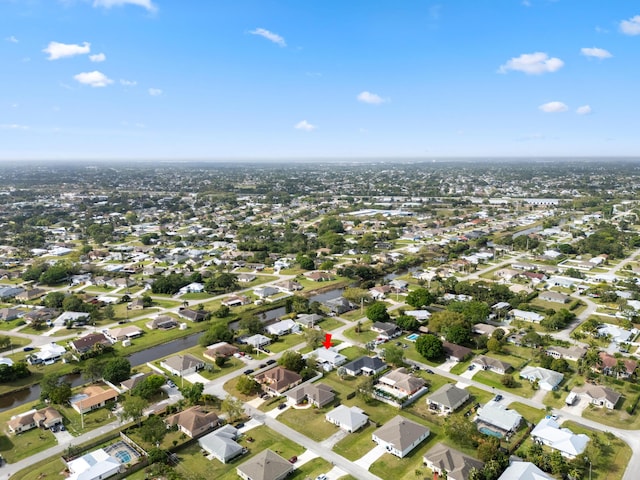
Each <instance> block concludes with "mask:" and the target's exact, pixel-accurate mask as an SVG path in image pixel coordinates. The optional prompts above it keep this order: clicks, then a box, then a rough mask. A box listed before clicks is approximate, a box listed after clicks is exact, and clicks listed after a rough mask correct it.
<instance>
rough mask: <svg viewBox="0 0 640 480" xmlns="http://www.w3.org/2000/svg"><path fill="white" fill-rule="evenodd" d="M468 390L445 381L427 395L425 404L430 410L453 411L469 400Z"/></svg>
mask: <svg viewBox="0 0 640 480" xmlns="http://www.w3.org/2000/svg"><path fill="white" fill-rule="evenodd" d="M469 397H470V395H469V392H468V391H467V390H466V389H464V388H458V387H456V386H455V385H453V384H452V383H447V384H445V385H443V386H442V387H440V388H439V389H438V390H436V391H435V392H433V393H432V394H431V395H429V397H427V405H429V408H430V409H431V410H438V411H439V412H441V413H453V412H455V411H456V410H457V409H458V408H460V407H461V406H462V405H464V403H465V402H466V401H467V400H469Z"/></svg>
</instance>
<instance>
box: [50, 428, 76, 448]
mask: <svg viewBox="0 0 640 480" xmlns="http://www.w3.org/2000/svg"><path fill="white" fill-rule="evenodd" d="M51 433H53V436H54V437H56V442H58V445H61V444H63V443H71V441H72V440H73V435H71V434H70V433H69V432H68V431H67V430H65V431H64V432H61V431H60V430H58V431H57V432H51Z"/></svg>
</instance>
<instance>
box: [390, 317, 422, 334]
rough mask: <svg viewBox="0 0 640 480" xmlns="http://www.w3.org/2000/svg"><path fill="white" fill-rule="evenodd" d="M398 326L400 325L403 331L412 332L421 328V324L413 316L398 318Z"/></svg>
mask: <svg viewBox="0 0 640 480" xmlns="http://www.w3.org/2000/svg"><path fill="white" fill-rule="evenodd" d="M396 325H398V327H400V328H401V329H402V330H408V331H410V332H412V331H415V330H417V329H418V328H419V326H420V322H418V320H417V319H416V318H415V317H412V316H411V315H400V316H398V317H397V318H396Z"/></svg>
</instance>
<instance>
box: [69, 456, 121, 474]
mask: <svg viewBox="0 0 640 480" xmlns="http://www.w3.org/2000/svg"><path fill="white" fill-rule="evenodd" d="M120 465H121V464H120V462H119V461H118V460H117V459H115V458H113V457H112V456H111V455H109V454H108V453H107V452H105V451H104V449H102V448H100V449H98V450H94V451H93V452H90V453H87V454H86V455H83V456H82V457H80V458H76V459H75V460H71V461H70V462H69V463H67V467H68V468H69V472H71V475H69V476H68V477H67V479H68V480H98V479H103V478H108V477H110V476H112V475H115V474H116V473H118V472H119V471H120Z"/></svg>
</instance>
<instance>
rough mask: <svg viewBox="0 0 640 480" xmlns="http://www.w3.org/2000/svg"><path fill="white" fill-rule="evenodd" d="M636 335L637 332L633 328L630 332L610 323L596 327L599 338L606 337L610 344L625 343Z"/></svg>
mask: <svg viewBox="0 0 640 480" xmlns="http://www.w3.org/2000/svg"><path fill="white" fill-rule="evenodd" d="M636 333H638V330H636V329H635V328H634V329H632V330H626V329H624V328H621V327H618V326H617V325H612V324H610V323H605V324H602V325H601V326H600V327H598V336H599V337H608V338H609V339H610V340H611V341H612V342H615V343H626V342H628V341H629V340H630V339H631V338H632V337H633V336H634V335H635V334H636Z"/></svg>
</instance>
